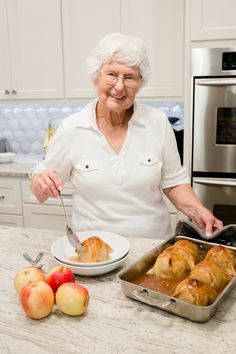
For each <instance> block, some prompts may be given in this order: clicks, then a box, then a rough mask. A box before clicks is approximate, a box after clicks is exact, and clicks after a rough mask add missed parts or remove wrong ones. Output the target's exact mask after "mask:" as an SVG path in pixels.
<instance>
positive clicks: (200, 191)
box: [193, 177, 236, 225]
mask: <svg viewBox="0 0 236 354" xmlns="http://www.w3.org/2000/svg"><path fill="white" fill-rule="evenodd" d="M193 190H194V192H195V193H196V194H197V196H198V198H199V199H200V200H201V202H202V203H203V205H204V206H205V207H206V208H208V209H210V210H211V211H212V212H213V214H214V215H215V216H216V217H217V218H218V219H220V220H222V221H223V223H224V225H229V224H236V180H235V179H230V178H228V179H220V178H197V177H196V178H194V179H193Z"/></svg>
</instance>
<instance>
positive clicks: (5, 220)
mask: <svg viewBox="0 0 236 354" xmlns="http://www.w3.org/2000/svg"><path fill="white" fill-rule="evenodd" d="M0 225H5V226H18V227H22V226H23V216H20V215H8V214H0Z"/></svg>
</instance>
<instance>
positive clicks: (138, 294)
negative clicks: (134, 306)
mask: <svg viewBox="0 0 236 354" xmlns="http://www.w3.org/2000/svg"><path fill="white" fill-rule="evenodd" d="M132 295H133V297H134V298H135V299H136V300H139V301H141V302H144V303H145V304H148V305H151V306H158V307H161V308H167V307H176V302H175V300H174V299H170V300H168V301H160V300H157V299H154V298H153V297H151V296H150V295H149V293H148V291H147V290H146V289H141V290H134V291H133V292H132Z"/></svg>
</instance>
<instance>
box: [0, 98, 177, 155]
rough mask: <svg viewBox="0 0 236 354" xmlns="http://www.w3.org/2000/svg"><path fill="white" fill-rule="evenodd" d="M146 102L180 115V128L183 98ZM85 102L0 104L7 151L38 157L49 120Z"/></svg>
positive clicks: (0, 126) (0, 127)
mask: <svg viewBox="0 0 236 354" xmlns="http://www.w3.org/2000/svg"><path fill="white" fill-rule="evenodd" d="M145 103H147V104H149V105H151V106H155V107H158V108H159V109H160V110H162V111H163V112H165V113H166V115H167V116H168V117H171V116H172V117H178V118H180V122H179V123H180V124H179V126H180V128H181V129H183V109H184V106H183V103H182V102H162V101H157V102H145ZM84 105H85V104H81V103H80V104H66V105H65V104H61V103H60V104H53V105H52V104H46V103H40V104H25V103H20V104H17V105H16V104H0V139H1V138H6V139H7V143H8V151H12V152H15V153H16V160H24V161H25V160H28V161H39V160H41V159H42V158H43V157H44V154H45V152H44V149H43V141H44V136H45V133H46V130H47V127H48V123H49V121H51V123H52V124H53V126H54V127H55V128H57V127H58V125H59V124H60V122H61V121H62V120H63V119H65V118H66V117H68V116H69V115H71V114H73V113H75V112H78V111H80V110H81V109H82V108H83V106H84ZM176 129H178V127H177V128H176Z"/></svg>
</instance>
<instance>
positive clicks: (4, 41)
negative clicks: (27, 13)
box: [0, 0, 12, 99]
mask: <svg viewBox="0 0 236 354" xmlns="http://www.w3.org/2000/svg"><path fill="white" fill-rule="evenodd" d="M6 5H7V0H0V48H1V55H0V98H3V99H7V98H8V97H9V94H10V90H11V87H12V86H11V72H10V55H9V46H8V44H9V42H8V31H7V6H6Z"/></svg>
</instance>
